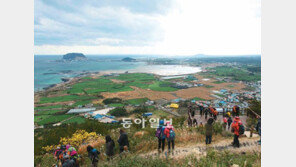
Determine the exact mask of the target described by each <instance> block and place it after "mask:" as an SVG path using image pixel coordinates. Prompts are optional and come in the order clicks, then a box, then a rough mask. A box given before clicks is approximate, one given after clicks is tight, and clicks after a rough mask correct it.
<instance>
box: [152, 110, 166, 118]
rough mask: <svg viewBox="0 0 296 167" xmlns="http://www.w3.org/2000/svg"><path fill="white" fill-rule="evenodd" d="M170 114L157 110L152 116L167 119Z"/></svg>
mask: <svg viewBox="0 0 296 167" xmlns="http://www.w3.org/2000/svg"><path fill="white" fill-rule="evenodd" d="M169 115H170V114H168V113H166V112H164V111H162V110H155V111H154V112H153V115H152V117H156V118H166V117H168V116H169Z"/></svg>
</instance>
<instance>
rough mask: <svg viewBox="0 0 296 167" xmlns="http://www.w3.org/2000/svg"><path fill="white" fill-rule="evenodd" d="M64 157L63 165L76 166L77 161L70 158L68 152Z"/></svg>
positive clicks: (65, 166)
mask: <svg viewBox="0 0 296 167" xmlns="http://www.w3.org/2000/svg"><path fill="white" fill-rule="evenodd" d="M63 159H64V160H63V161H64V163H63V164H62V167H75V161H74V160H73V159H70V156H69V155H68V154H66V155H65V156H64V157H63Z"/></svg>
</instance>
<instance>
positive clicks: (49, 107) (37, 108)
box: [34, 105, 64, 110]
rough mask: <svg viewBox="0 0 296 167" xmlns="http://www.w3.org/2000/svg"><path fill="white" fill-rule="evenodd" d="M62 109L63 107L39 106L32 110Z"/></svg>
mask: <svg viewBox="0 0 296 167" xmlns="http://www.w3.org/2000/svg"><path fill="white" fill-rule="evenodd" d="M63 107H64V105H52V106H40V107H35V108H34V110H43V109H53V108H63Z"/></svg>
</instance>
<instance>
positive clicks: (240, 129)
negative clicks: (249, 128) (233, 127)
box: [239, 124, 245, 135]
mask: <svg viewBox="0 0 296 167" xmlns="http://www.w3.org/2000/svg"><path fill="white" fill-rule="evenodd" d="M244 133H245V127H244V125H242V124H241V125H239V134H240V135H242V134H244Z"/></svg>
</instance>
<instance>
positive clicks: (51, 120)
mask: <svg viewBox="0 0 296 167" xmlns="http://www.w3.org/2000/svg"><path fill="white" fill-rule="evenodd" d="M72 116H73V115H52V116H50V117H47V118H45V119H42V120H41V121H39V122H38V123H37V124H38V125H45V124H54V123H58V122H61V121H63V120H65V119H68V118H70V117H72Z"/></svg>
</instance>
